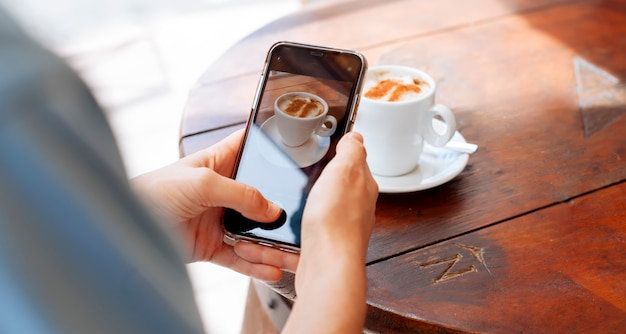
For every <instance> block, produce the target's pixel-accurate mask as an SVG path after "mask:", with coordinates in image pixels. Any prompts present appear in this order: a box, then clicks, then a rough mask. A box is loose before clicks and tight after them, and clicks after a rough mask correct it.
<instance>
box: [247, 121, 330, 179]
mask: <svg viewBox="0 0 626 334" xmlns="http://www.w3.org/2000/svg"><path fill="white" fill-rule="evenodd" d="M263 133H264V134H265V135H266V136H267V137H269V139H271V142H268V140H267V137H265V136H263V135H261V136H259V141H258V144H259V148H260V151H261V152H262V155H263V156H264V157H265V158H266V159H267V160H268V161H270V162H271V163H274V164H277V165H279V166H282V167H293V166H294V164H295V165H297V166H298V167H299V168H304V167H308V166H311V165H312V164H314V163H316V162H318V161H320V160H321V159H322V158H323V157H324V155H326V153H327V152H328V148H329V147H330V138H329V137H320V136H318V135H316V134H313V135H311V138H310V139H309V140H307V141H306V142H305V143H304V144H302V145H300V146H298V147H290V146H287V145H285V144H283V141H282V139H281V137H280V134H279V133H278V128H277V127H276V119H275V118H274V116H272V117H270V118H268V119H267V120H266V121H265V122H264V123H263V124H262V125H261V134H263Z"/></svg>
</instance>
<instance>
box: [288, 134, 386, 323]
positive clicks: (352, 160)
mask: <svg viewBox="0 0 626 334" xmlns="http://www.w3.org/2000/svg"><path fill="white" fill-rule="evenodd" d="M365 157H366V153H365V149H364V147H363V138H362V137H361V135H360V134H358V133H348V134H347V135H345V136H344V137H343V138H342V139H341V141H340V142H339V144H338V145H337V154H336V156H335V157H334V158H333V160H331V161H330V163H329V164H328V165H327V166H326V168H325V169H324V171H323V172H322V174H321V175H320V177H319V179H318V180H317V182H316V183H315V185H314V186H313V189H312V190H311V193H310V195H309V198H308V200H307V204H306V206H305V208H304V214H303V221H302V247H301V253H300V263H299V265H298V269H297V272H296V292H297V295H298V298H297V301H296V304H295V306H294V308H293V310H292V312H291V316H290V317H289V320H288V322H287V324H286V327H285V332H286V333H288V332H294V333H308V332H311V333H316V332H319V325H320V324H323V326H324V330H323V331H324V332H325V333H362V331H363V323H364V321H365V312H366V303H365V302H366V294H367V279H366V277H365V256H366V253H367V245H368V243H369V238H370V235H371V232H372V228H373V226H374V221H375V210H376V200H377V198H378V185H377V184H376V181H375V180H374V179H373V177H372V175H371V173H370V171H369V168H368V166H367V163H366V161H365Z"/></svg>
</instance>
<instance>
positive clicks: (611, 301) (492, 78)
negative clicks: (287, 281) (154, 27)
mask: <svg viewBox="0 0 626 334" xmlns="http://www.w3.org/2000/svg"><path fill="white" fill-rule="evenodd" d="M278 40H292V41H299V42H306V43H313V44H322V45H330V46H338V47H344V48H354V49H356V50H359V51H361V52H363V53H364V54H365V56H366V57H367V58H368V61H369V64H370V66H372V65H377V64H402V65H408V66H413V67H416V68H420V69H423V70H425V71H427V72H429V73H430V74H431V75H433V76H434V78H435V79H436V80H437V82H438V85H439V91H438V96H437V101H438V102H440V103H443V104H447V105H448V106H450V107H451V108H452V110H453V111H454V112H455V114H456V116H457V120H458V124H459V131H460V132H461V133H462V134H463V136H464V137H465V138H466V139H467V140H468V141H470V142H474V143H477V144H478V145H479V146H480V148H479V150H478V152H477V153H475V154H473V155H472V156H470V159H469V164H468V165H467V166H466V168H465V169H464V171H463V172H462V173H461V174H460V175H459V176H457V177H456V178H455V179H454V180H452V181H451V182H449V183H446V184H444V185H441V186H439V187H436V188H433V189H429V190H425V191H419V192H413V193H404V194H381V195H380V197H379V201H378V204H377V213H376V215H377V222H376V226H375V229H374V232H373V235H372V239H371V243H370V247H369V254H368V268H367V273H368V280H369V296H368V304H369V308H368V317H367V322H366V327H367V330H369V331H372V332H382V333H404V332H418V331H438V332H456V331H467V332H492V333H498V332H500V333H512V332H516V333H517V332H525V333H572V332H578V333H589V332H596V333H609V332H624V331H626V182H624V181H625V180H626V117H625V116H624V114H625V113H626V84H625V82H626V0H606V1H600V0H581V1H568V0H562V1H556V0H515V1H514V0H473V1H459V0H439V1H425V0H415V1H408V0H407V1H393V0H358V1H325V2H322V3H319V4H314V5H310V6H308V7H306V8H305V9H304V10H302V11H300V12H297V13H295V14H293V15H290V16H287V17H284V18H282V19H279V20H277V21H275V22H273V23H271V24H269V25H267V26H265V27H263V28H262V29H260V30H258V31H256V32H255V33H253V34H251V35H250V36H248V37H247V38H245V39H243V40H242V41H240V42H239V43H237V44H236V45H235V46H233V47H232V48H231V49H230V50H228V51H227V52H226V53H225V54H224V55H223V57H221V58H220V59H219V60H218V61H217V62H215V63H214V64H212V65H211V66H210V67H209V69H208V70H207V71H206V73H204V74H203V75H202V77H201V78H200V80H199V81H198V83H197V85H196V86H195V87H194V88H193V90H192V92H191V94H190V96H189V100H188V104H187V106H186V110H185V113H184V118H183V121H182V127H181V142H180V148H181V154H183V155H184V154H188V153H191V152H193V151H196V150H198V149H200V148H203V147H206V146H209V145H211V144H213V143H214V142H216V141H217V140H219V139H221V138H222V137H224V136H225V135H226V134H228V133H230V132H232V131H233V130H235V129H237V128H241V127H243V125H244V122H245V119H246V117H247V115H248V113H249V110H250V105H251V103H252V98H253V95H254V92H255V88H256V84H257V80H258V78H259V73H260V71H261V67H262V64H263V60H264V56H265V52H266V50H267V49H268V48H269V46H270V45H271V44H273V43H274V42H275V41H278ZM330 302H332V301H329V303H330Z"/></svg>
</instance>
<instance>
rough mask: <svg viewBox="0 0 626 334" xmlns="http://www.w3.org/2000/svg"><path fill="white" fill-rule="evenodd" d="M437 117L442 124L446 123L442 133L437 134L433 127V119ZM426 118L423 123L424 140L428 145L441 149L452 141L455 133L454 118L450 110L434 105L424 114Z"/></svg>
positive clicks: (440, 105)
mask: <svg viewBox="0 0 626 334" xmlns="http://www.w3.org/2000/svg"><path fill="white" fill-rule="evenodd" d="M437 116H439V117H441V119H443V122H444V123H446V129H445V131H444V132H443V133H439V132H438V131H437V130H436V129H435V127H434V124H433V119H435V117H437ZM426 118H427V119H426V122H424V124H425V126H426V129H424V139H426V141H427V142H428V143H429V144H430V145H433V146H435V147H441V146H444V145H445V144H446V143H447V142H449V141H450V139H452V136H454V133H455V132H456V118H455V117H454V114H453V113H452V111H451V110H450V108H448V107H446V106H444V105H442V104H436V105H434V106H433V107H432V108H431V109H430V110H429V111H428V113H426Z"/></svg>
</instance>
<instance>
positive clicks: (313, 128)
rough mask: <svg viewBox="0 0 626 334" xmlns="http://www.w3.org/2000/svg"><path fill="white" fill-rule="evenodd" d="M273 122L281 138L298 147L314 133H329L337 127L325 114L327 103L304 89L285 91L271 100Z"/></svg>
mask: <svg viewBox="0 0 626 334" xmlns="http://www.w3.org/2000/svg"><path fill="white" fill-rule="evenodd" d="M274 115H275V117H276V126H277V128H278V133H279V134H280V137H281V139H282V142H283V143H284V144H285V145H287V146H289V147H299V146H302V145H304V144H305V143H306V142H307V141H309V140H311V138H312V137H313V136H315V135H317V136H320V137H330V136H332V135H333V133H335V130H336V129H337V119H336V118H335V117H334V116H332V115H328V103H326V101H324V99H322V98H321V97H319V96H317V95H315V94H311V93H307V92H288V93H285V94H282V95H280V96H279V97H278V98H277V99H276V100H275V102H274Z"/></svg>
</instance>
